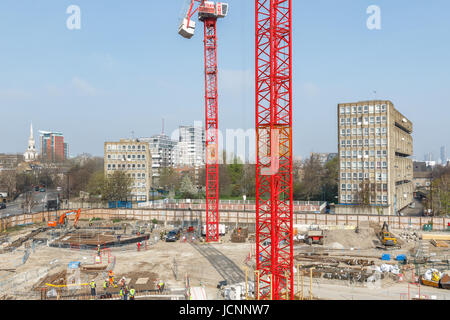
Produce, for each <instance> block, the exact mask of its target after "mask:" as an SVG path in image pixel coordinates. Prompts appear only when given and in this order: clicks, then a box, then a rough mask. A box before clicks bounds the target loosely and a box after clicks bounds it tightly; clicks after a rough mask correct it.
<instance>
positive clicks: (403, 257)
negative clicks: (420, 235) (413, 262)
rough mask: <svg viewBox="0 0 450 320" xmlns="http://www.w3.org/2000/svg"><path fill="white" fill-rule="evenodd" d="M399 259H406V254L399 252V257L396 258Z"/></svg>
mask: <svg viewBox="0 0 450 320" xmlns="http://www.w3.org/2000/svg"><path fill="white" fill-rule="evenodd" d="M395 259H396V260H397V261H405V260H406V255H404V254H399V255H398V256H397V258H395Z"/></svg>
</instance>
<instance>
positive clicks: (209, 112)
mask: <svg viewBox="0 0 450 320" xmlns="http://www.w3.org/2000/svg"><path fill="white" fill-rule="evenodd" d="M196 12H198V18H199V20H200V21H202V22H203V24H204V51H205V115H206V116H205V140H206V159H205V160H206V161H205V162H206V242H217V241H219V154H218V153H219V145H218V128H219V126H218V112H219V110H218V89H217V71H218V68H217V19H219V18H224V17H226V16H227V14H228V4H227V3H220V2H214V1H203V0H190V5H189V9H188V11H187V13H186V16H185V18H184V19H183V21H182V22H181V24H180V26H179V29H178V33H179V34H180V35H181V36H183V37H184V38H187V39H191V38H192V37H193V36H194V33H195V26H196V24H195V21H194V20H193V19H192V17H193V16H194V14H195V13H196Z"/></svg>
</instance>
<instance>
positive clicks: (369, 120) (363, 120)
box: [340, 116, 387, 126]
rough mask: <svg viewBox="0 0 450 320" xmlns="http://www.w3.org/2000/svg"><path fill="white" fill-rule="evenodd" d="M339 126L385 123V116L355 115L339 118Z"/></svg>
mask: <svg viewBox="0 0 450 320" xmlns="http://www.w3.org/2000/svg"><path fill="white" fill-rule="evenodd" d="M340 123H341V126H345V125H347V126H350V125H354V126H362V125H369V124H386V123H387V118H386V116H379V117H355V118H341V120H340Z"/></svg>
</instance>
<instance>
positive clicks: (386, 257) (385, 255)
mask: <svg viewBox="0 0 450 320" xmlns="http://www.w3.org/2000/svg"><path fill="white" fill-rule="evenodd" d="M381 260H386V261H389V260H391V255H390V254H387V253H385V254H383V255H382V256H381Z"/></svg>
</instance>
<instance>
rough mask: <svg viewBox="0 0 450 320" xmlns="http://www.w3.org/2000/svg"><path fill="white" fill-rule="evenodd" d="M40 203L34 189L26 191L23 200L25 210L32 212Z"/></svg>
mask: <svg viewBox="0 0 450 320" xmlns="http://www.w3.org/2000/svg"><path fill="white" fill-rule="evenodd" d="M36 205H38V202H37V201H36V200H35V199H34V195H33V191H28V192H26V193H25V196H24V200H23V204H22V207H23V210H24V212H25V213H31V210H32V209H33V208H34V207H35V206H36Z"/></svg>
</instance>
